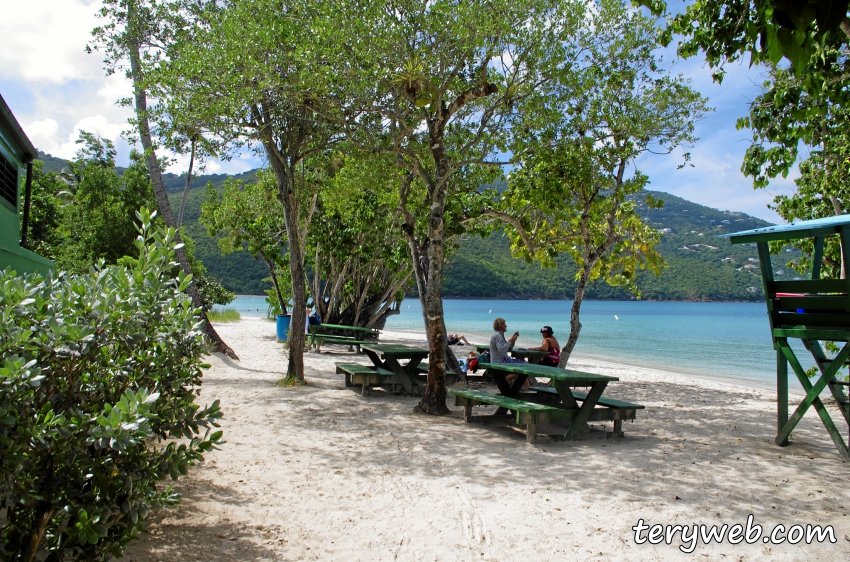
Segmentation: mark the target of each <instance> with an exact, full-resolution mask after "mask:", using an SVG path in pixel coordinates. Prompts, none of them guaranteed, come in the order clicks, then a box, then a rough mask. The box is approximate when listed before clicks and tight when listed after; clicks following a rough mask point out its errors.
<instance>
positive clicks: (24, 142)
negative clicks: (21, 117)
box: [0, 94, 38, 160]
mask: <svg viewBox="0 0 850 562" xmlns="http://www.w3.org/2000/svg"><path fill="white" fill-rule="evenodd" d="M0 125H2V126H3V128H4V129H6V130H7V131H9V134H10V135H11V137H12V138H11V140H13V141H14V142H16V143H18V148H19V149H20V150H21V152H23V153H24V156H27V157H29V158H30V159H33V160H35V159H36V157H38V151H37V150H36V149H35V147H34V146H33V144H32V142H30V139H29V138H28V137H27V135H26V133H24V130H23V129H22V128H21V126H20V124H18V120H17V119H15V116H14V115H13V114H12V110H11V109H9V106H8V105H6V100H4V99H3V95H2V94H0Z"/></svg>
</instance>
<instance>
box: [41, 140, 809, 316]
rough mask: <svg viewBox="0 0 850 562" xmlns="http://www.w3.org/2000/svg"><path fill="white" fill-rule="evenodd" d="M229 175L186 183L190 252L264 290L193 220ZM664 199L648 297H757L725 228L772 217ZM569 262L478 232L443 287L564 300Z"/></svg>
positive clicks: (235, 282)
mask: <svg viewBox="0 0 850 562" xmlns="http://www.w3.org/2000/svg"><path fill="white" fill-rule="evenodd" d="M39 157H40V158H41V159H43V160H45V162H46V164H45V165H46V167H48V169H53V170H57V171H58V170H59V169H61V168H62V167H63V164H65V161H63V160H60V159H58V158H53V157H51V156H49V155H45V154H40V156H39ZM227 177H229V176H228V175H227V174H210V175H202V176H199V177H198V178H196V179H195V180H194V181H193V182H192V184H191V188H190V190H189V194H188V197H187V200H186V210H185V212H184V217H183V222H184V228H185V230H186V232H188V234H189V235H190V236H191V237H192V238H193V239H194V240H195V246H196V256H197V258H198V259H200V260H201V261H202V262H203V263H204V265H205V266H206V267H207V269H208V270H209V273H210V274H212V275H214V276H215V277H217V278H218V279H220V280H221V282H222V284H223V285H224V286H225V287H226V288H228V289H229V290H231V291H234V292H236V293H237V294H262V293H263V291H264V290H265V289H266V288H267V287H268V284H267V283H265V282H264V281H263V279H264V278H265V277H267V275H268V271H267V269H266V267H265V265H264V264H263V263H262V262H260V261H257V260H255V259H254V258H252V257H251V256H249V255H248V254H247V253H245V252H237V253H233V254H229V255H227V256H222V254H221V251H220V250H219V248H218V244H217V240H218V239H217V238H213V237H210V236H209V235H207V233H206V230H205V229H204V228H203V227H202V226H201V225H200V224H199V223H198V217H199V215H200V208H201V204H202V203H203V201H204V197H205V194H204V186H206V184H207V182H212V184H213V185H214V186H215V187H217V188H221V187H222V186H223V185H224V181H225V179H227ZM234 177H236V178H238V179H242V180H243V181H246V182H253V181H255V180H256V170H252V171H250V172H246V173H244V174H239V175H237V176H234ZM164 179H165V184H166V189H167V190H168V192H169V194H170V199H171V205H172V208H173V209H174V212H175V213H176V212H177V209H178V208H179V206H180V197H181V196H182V192H183V186H184V184H185V181H186V180H185V177H181V176H178V175H175V174H165V176H164ZM648 193H650V194H652V195H653V196H654V197H656V198H658V199H660V200H662V201H664V207H663V208H661V209H648V208H647V207H646V206H645V205H643V204H642V203H640V200H639V201H638V203H639V206H640V209H641V214H642V216H643V217H644V219H645V220H647V221H648V222H649V224H650V225H652V226H653V227H655V228H657V229H659V230H661V231H662V232H664V237H663V239H662V242H661V246H660V248H661V253H662V255H663V256H664V258H665V259H666V260H667V262H668V267H667V268H666V269H665V270H664V273H663V274H662V275H661V277H656V276H655V275H652V274H646V273H644V274H642V275H641V276H640V277H639V278H638V286H639V287H640V288H641V290H642V292H643V298H644V299H649V300H752V301H758V300H761V298H762V297H761V286H762V285H761V275H760V272H759V269H758V260H757V252H756V248H755V246H754V245H752V246H750V245H740V246H732V245H731V244H730V243H729V241H728V240H726V239H724V238H718V237H719V236H721V235H723V234H728V233H730V232H737V231H740V230H748V229H751V228H759V227H763V226H767V225H769V224H770V223H768V222H766V221H763V220H761V219H757V218H755V217H751V216H749V215H746V214H743V213H738V212H733V211H719V210H717V209H711V208H709V207H705V206H702V205H698V204H696V203H692V202H690V201H686V200H684V199H681V198H680V197H676V196H674V195H670V194H667V193H661V192H648ZM798 255H799V253H797V252H796V251H794V252H792V253H784V254H782V255H781V256H774V257H773V261H774V270H775V271H777V272H781V273H779V274H778V278H780V279H790V278H792V277H793V276H794V275H795V274H794V272H792V271H791V270H790V269H788V268H787V267H784V264H785V263H786V262H787V261H788V260H789V259H790V258H792V257H795V256H798ZM574 278H575V266H574V265H573V264H572V261H571V260H570V259H569V258H568V257H562V258H561V259H559V261H558V267H557V268H553V269H542V268H541V267H540V266H539V265H538V264H536V263H531V264H530V263H526V262H525V261H523V260H520V259H514V258H513V257H511V253H510V244H509V242H508V240H507V239H506V238H505V237H504V236H503V235H502V234H501V233H496V234H494V235H493V236H491V237H489V238H486V239H481V238H477V237H467V238H466V239H465V240H464V241H463V242H462V243H461V246H460V248H459V250H458V251H457V253H456V254H455V255H454V257H453V259H452V262H451V264H450V265H449V266H448V267H447V268H446V272H445V281H444V285H443V294H444V295H445V296H446V297H452V298H482V299H483V298H505V299H563V298H571V297H572V295H573V292H574V290H575V280H574ZM587 298H590V299H630V298H632V297H631V295H630V294H628V293H626V292H625V291H623V290H621V289H619V288H615V287H611V286H609V285H607V284H606V283H604V282H597V283H594V284H592V285H591V286H590V288H589V290H588V292H587Z"/></svg>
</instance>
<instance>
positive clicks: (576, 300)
mask: <svg viewBox="0 0 850 562" xmlns="http://www.w3.org/2000/svg"><path fill="white" fill-rule="evenodd" d="M591 269H593V264H590V265H589V266H587V265H586V266H585V268H584V270H583V271H582V274H581V277H579V280H578V285H576V292H575V295H574V296H573V306H572V307H570V335H569V337H568V338H567V343H566V344H565V345H564V347H562V348H561V360H560V361H559V362H558V367H561V368H562V369H563V368H565V367H566V366H567V362H568V361H569V360H570V355H572V353H573V349H575V346H576V342H577V341H578V336H579V334H580V333H581V322H580V321H579V312H580V311H581V302H582V301H583V300H584V293H585V291H586V290H587V283H588V277H589V275H590V273H589V272H590V270H591Z"/></svg>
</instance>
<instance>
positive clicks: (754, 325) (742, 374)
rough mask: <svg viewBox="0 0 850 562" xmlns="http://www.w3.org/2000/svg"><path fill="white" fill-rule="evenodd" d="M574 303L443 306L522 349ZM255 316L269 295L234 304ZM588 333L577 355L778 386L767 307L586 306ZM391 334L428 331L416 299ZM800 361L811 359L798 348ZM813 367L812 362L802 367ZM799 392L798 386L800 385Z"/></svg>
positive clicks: (563, 327) (454, 320)
mask: <svg viewBox="0 0 850 562" xmlns="http://www.w3.org/2000/svg"><path fill="white" fill-rule="evenodd" d="M571 304H572V302H571V301H567V300H562V301H538V300H534V301H518V300H455V299H447V300H446V301H444V309H445V315H446V328H447V329H448V331H449V332H450V333H452V332H457V333H460V334H463V335H465V336H466V337H467V338H468V339H470V340H471V341H472V342H474V343H486V342H487V341H489V339H490V335H491V334H492V325H493V319H494V318H496V317H497V316H502V317H504V318H505V319H506V320H507V323H508V334H512V333H513V332H514V331H519V333H520V337H519V342H518V343H519V345H520V346H523V347H528V346H531V347H534V346H538V345H540V341H541V336H540V328H541V327H542V326H544V325H548V326H552V328H553V329H554V330H555V336H556V337H557V338H558V341H559V342H560V343H561V344H563V343H564V342H565V341H566V339H567V335H568V334H569V315H570V306H571ZM228 307H229V308H236V309H237V310H239V311H240V313H242V314H245V315H250V316H265V314H266V305H265V301H264V297H250V296H240V297H238V298H237V299H236V301H234V302H233V303H231V304H230V305H228ZM581 323H582V331H581V336H580V337H579V340H578V344H577V345H576V349H575V352H574V354H575V355H577V356H588V357H594V358H598V359H603V360H607V361H613V362H616V363H625V364H628V365H639V366H644V367H651V368H655V369H663V370H666V371H673V372H679V373H689V374H694V375H699V376H703V377H710V378H715V379H722V380H726V381H727V382H731V381H738V382H746V383H748V384H750V385H754V386H759V387H769V388H773V387H774V385H775V380H776V370H775V369H776V355H775V353H774V351H773V346H772V345H771V340H770V330H769V325H768V320H767V314H766V309H765V305H764V303H719V302H710V303H703V302H646V301H585V302H584V303H583V304H582V307H581ZM386 329H387V330H394V331H411V332H423V331H424V325H423V321H422V312H421V308H420V306H419V301H418V300H417V299H407V300H405V301H404V303H403V304H402V305H401V314H399V315H397V316H392V317H390V319H389V320H388V321H387V325H386ZM794 347H795V348H796V349H797V351H798V357H799V358H801V360H802V359H804V358H806V357H810V356H809V354H808V352H806V351H805V350H804V349H803V348H802V346H801V345H800V346H794ZM802 362H803V364H804V365H805V366H807V367H808V366H809V365H810V364H812V363H811V361H802ZM793 378H794V377H793V375H792V376H791V379H792V381H791V386H792V388H796V387H797V386H799V384H798V383H795V382H794V381H793Z"/></svg>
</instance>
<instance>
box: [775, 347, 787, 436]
mask: <svg viewBox="0 0 850 562" xmlns="http://www.w3.org/2000/svg"><path fill="white" fill-rule="evenodd" d="M776 422H777V423H776V444H777V445H779V446H780V447H784V446H786V445H788V438H787V437H785V438H784V439H780V438H779V434H780V432H781V431H782V428H783V427H785V424H786V423H788V360H787V359H785V354H784V353H782V350H781V349H779V348H777V349H776Z"/></svg>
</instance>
